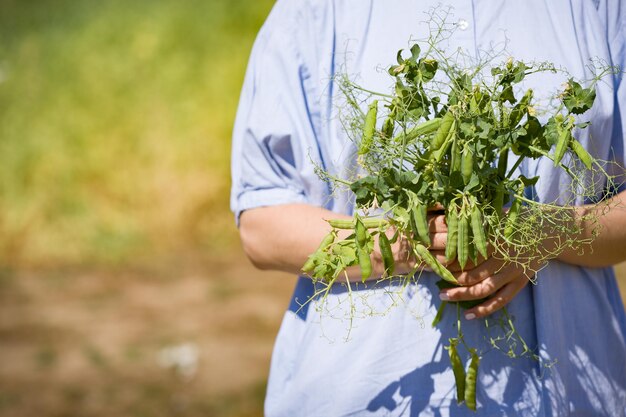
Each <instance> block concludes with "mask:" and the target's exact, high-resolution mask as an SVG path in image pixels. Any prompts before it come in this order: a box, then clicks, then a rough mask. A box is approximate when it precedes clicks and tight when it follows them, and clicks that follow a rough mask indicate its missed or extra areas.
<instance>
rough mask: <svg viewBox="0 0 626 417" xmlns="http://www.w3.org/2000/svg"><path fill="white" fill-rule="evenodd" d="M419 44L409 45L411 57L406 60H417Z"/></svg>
mask: <svg viewBox="0 0 626 417" xmlns="http://www.w3.org/2000/svg"><path fill="white" fill-rule="evenodd" d="M420 51H421V49H420V46H419V45H418V44H416V43H415V44H413V46H411V58H409V59H408V60H409V61H411V62H417V59H418V58H419V56H420Z"/></svg>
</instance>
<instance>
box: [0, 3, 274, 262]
mask: <svg viewBox="0 0 626 417" xmlns="http://www.w3.org/2000/svg"><path fill="white" fill-rule="evenodd" d="M272 3H273V2H272V1H270V0H228V1H227V0H221V1H193V0H181V1H176V2H172V1H167V0H160V1H155V0H153V1H149V0H142V1H134V2H123V1H106V2H97V1H81V2H70V1H30V2H23V1H19V0H14V1H0V80H1V82H0V257H1V258H0V259H2V260H3V261H4V263H10V264H15V263H18V264H20V263H41V262H94V261H95V262H100V261H105V262H107V261H108V262H111V261H112V262H118V261H123V260H125V259H128V258H129V257H130V256H134V255H150V254H152V253H157V252H159V251H161V250H164V249H168V248H171V247H175V246H180V245H183V246H185V245H188V244H191V245H200V246H201V247H206V249H207V250H218V249H220V248H223V247H228V246H229V245H231V244H232V241H233V236H234V233H233V229H232V219H231V215H230V213H229V212H228V188H229V164H228V159H229V155H228V154H229V148H230V132H231V128H232V123H233V118H234V114H235V108H236V104H237V101H238V96H239V90H240V88H241V82H242V79H243V73H244V70H245V65H246V61H247V58H248V54H249V51H250V47H251V44H252V41H253V39H254V36H255V34H256V32H257V31H258V28H259V27H260V25H261V24H262V22H263V20H264V19H265V17H266V15H267V13H268V11H269V9H270V7H271V5H272Z"/></svg>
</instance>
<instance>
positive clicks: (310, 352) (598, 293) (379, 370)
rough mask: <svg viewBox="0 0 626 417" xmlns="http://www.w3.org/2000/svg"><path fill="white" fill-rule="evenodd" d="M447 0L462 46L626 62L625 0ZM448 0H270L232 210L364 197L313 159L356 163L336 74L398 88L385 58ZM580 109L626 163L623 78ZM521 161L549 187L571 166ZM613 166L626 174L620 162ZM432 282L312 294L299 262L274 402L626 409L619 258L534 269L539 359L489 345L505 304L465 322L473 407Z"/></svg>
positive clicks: (374, 411)
mask: <svg viewBox="0 0 626 417" xmlns="http://www.w3.org/2000/svg"><path fill="white" fill-rule="evenodd" d="M450 3H451V5H452V6H453V9H451V10H450V15H449V17H448V19H447V21H448V22H449V23H454V24H456V27H457V29H456V30H455V31H454V32H453V35H452V36H451V38H450V39H449V40H448V42H447V45H445V46H446V49H447V50H449V51H450V50H455V49H456V48H461V49H462V50H463V51H466V52H467V53H469V55H470V56H472V57H474V58H476V57H483V56H485V54H487V53H488V52H489V51H494V50H499V49H502V47H504V46H505V49H506V54H509V55H511V56H514V57H515V58H516V59H522V60H527V61H550V62H554V63H555V64H557V65H560V66H563V67H565V68H567V69H568V71H569V72H570V73H571V74H572V75H573V76H574V77H575V78H578V79H589V78H591V72H590V71H591V70H590V68H589V66H588V65H587V64H588V63H589V59H591V58H595V59H601V60H604V61H605V62H607V63H609V64H611V65H620V66H622V67H626V39H625V38H626V28H625V26H624V25H625V22H626V5H624V2H623V1H621V0H524V1H512V0H457V1H451V2H450ZM437 4H438V2H437V1H428V0H386V1H383V0H279V1H278V2H277V3H276V5H275V7H274V9H273V10H272V12H271V14H270V16H269V17H268V19H267V22H266V23H265V25H264V26H263V28H262V30H261V31H260V33H259V36H258V39H257V41H256V43H255V46H254V48H253V51H252V56H251V58H250V64H249V68H248V72H247V75H246V79H245V83H244V87H243V92H242V96H241V102H240V107H239V111H238V116H237V121H236V124H235V129H234V134H233V159H232V175H233V186H232V197H231V207H232V210H233V211H234V212H235V215H236V216H237V217H238V216H239V214H240V213H241V212H242V211H243V210H246V209H249V208H254V207H259V206H268V205H276V204H284V203H309V204H313V205H317V206H322V207H326V208H328V209H330V210H333V211H336V212H341V213H351V212H352V210H353V205H354V204H353V197H352V196H351V195H350V194H349V193H347V192H341V191H336V190H331V189H330V188H329V185H328V184H327V183H325V182H324V181H321V180H320V179H319V178H318V176H317V175H316V173H315V168H316V166H319V167H322V168H323V169H325V170H326V171H329V172H331V173H332V174H334V175H338V176H341V177H348V176H349V175H350V173H351V172H352V171H353V170H354V145H353V144H352V142H351V141H350V140H349V138H348V137H347V135H346V133H345V130H344V129H343V126H342V124H341V118H340V117H339V115H338V109H340V108H341V103H342V96H341V94H340V92H339V91H338V87H337V83H336V80H335V78H334V77H335V76H336V75H338V74H344V73H345V74H348V75H349V76H351V78H352V79H354V80H355V81H357V82H358V83H359V84H360V85H363V86H365V87H367V88H369V89H372V90H376V91H383V92H384V91H389V89H390V87H391V86H392V80H391V79H390V77H389V76H388V75H386V73H385V70H384V68H385V67H386V66H388V65H389V64H391V63H393V61H394V59H395V53H396V51H397V50H398V49H401V48H407V47H408V46H409V44H410V40H411V39H422V38H426V36H427V35H428V33H429V26H428V24H427V23H426V22H425V21H426V20H427V19H428V16H427V14H425V12H428V11H429V10H431V8H432V7H434V6H436V5H437ZM445 10H447V9H445V8H440V9H438V13H443V12H444V11H445ZM566 78H567V77H566V76H564V75H563V74H557V75H547V74H546V75H541V76H539V77H535V78H533V80H532V81H529V82H528V84H527V85H526V86H527V87H534V89H535V91H544V92H546V93H552V92H554V91H555V90H556V89H557V88H558V87H559V86H560V84H561V83H562V82H563V81H565V79H566ZM364 106H365V104H364ZM585 117H587V118H589V119H590V120H592V122H593V124H592V126H591V127H590V128H589V129H587V130H586V131H585V133H584V134H582V135H581V136H580V137H579V140H580V141H581V143H583V145H584V146H585V147H586V148H587V149H588V150H589V151H590V152H591V153H592V154H593V155H594V156H595V157H596V158H599V159H603V160H610V159H615V160H616V161H617V162H618V163H620V164H621V166H622V167H623V166H624V160H625V146H624V143H625V138H624V129H623V127H624V126H626V82H625V81H624V78H623V76H621V75H616V76H614V77H608V78H607V79H605V82H603V83H600V84H599V86H598V95H597V99H596V103H595V105H594V107H593V109H592V110H591V111H590V113H589V114H586V115H585ZM510 159H511V158H510ZM520 172H521V173H523V174H525V175H527V176H533V175H537V174H538V175H541V180H540V182H539V183H538V184H537V185H536V187H535V190H534V191H535V196H534V197H535V198H537V199H538V200H540V201H555V200H556V201H561V202H565V201H567V196H566V194H567V193H564V190H566V189H567V185H568V179H567V176H566V175H564V174H563V173H562V172H561V171H559V170H557V169H554V168H553V166H552V163H551V161H549V160H538V161H535V162H530V163H527V164H524V165H522V166H521V167H520ZM613 174H616V175H621V176H622V178H623V176H624V172H623V168H622V169H616V170H614V171H613ZM578 202H579V203H582V201H578ZM435 281H436V277H434V276H431V275H430V274H428V273H423V274H422V276H421V277H420V279H419V281H418V283H417V284H412V285H408V286H400V285H396V284H394V283H387V284H385V285H372V284H369V285H367V286H361V287H359V288H355V289H354V291H353V293H352V294H349V293H347V292H346V291H345V288H344V287H341V286H336V288H334V289H333V291H332V292H331V294H329V295H328V297H327V298H326V299H325V301H324V303H320V302H318V301H313V302H310V303H308V304H306V305H305V306H304V307H302V304H303V303H304V302H305V301H306V300H308V299H309V298H311V297H312V296H313V295H314V293H315V290H316V288H315V287H314V285H313V284H312V283H311V281H310V280H309V279H307V278H304V277H300V278H299V280H298V284H297V286H296V289H295V292H294V296H293V299H292V302H291V306H290V308H289V310H288V311H287V312H286V314H285V317H284V320H283V323H282V326H281V329H280V332H279V334H278V338H277V340H276V345H275V348H274V353H273V357H272V365H271V370H270V378H269V382H268V389H267V398H266V405H265V412H266V415H267V416H269V417H274V416H290V417H291V416H324V417H328V416H441V417H444V416H473V415H485V416H533V417H535V416H611V417H616V416H626V341H625V335H626V317H625V314H624V307H623V305H622V301H621V299H620V295H619V291H618V288H617V285H616V281H615V277H614V273H613V270H612V269H611V268H582V267H577V266H572V265H568V264H564V263H560V262H558V261H552V262H550V264H549V265H548V266H547V267H546V268H545V269H543V270H541V271H540V272H539V273H538V275H537V282H538V284H537V285H529V286H527V287H526V288H525V289H524V290H523V291H522V292H521V293H520V294H519V295H518V296H517V297H516V298H515V299H514V300H513V301H512V303H511V304H510V305H509V306H508V311H509V314H510V316H511V317H512V318H513V320H514V322H515V325H516V328H517V330H518V331H519V333H520V334H521V335H522V336H523V338H524V339H525V340H526V342H527V343H528V345H529V346H530V347H531V348H534V349H535V352H536V353H537V355H538V356H539V357H540V359H539V360H534V359H531V358H521V359H510V358H508V357H507V356H506V352H500V351H498V350H496V349H493V348H490V345H489V337H490V336H492V337H495V336H498V335H501V333H498V329H499V327H498V320H502V319H503V316H502V315H501V314H499V315H498V314H496V315H495V316H493V317H492V318H491V319H490V321H489V323H490V326H489V328H487V327H486V326H485V324H484V321H483V320H474V321H469V322H466V321H464V322H463V331H464V334H465V338H466V340H467V341H468V343H469V344H470V346H477V347H479V348H480V350H481V351H482V352H483V357H482V362H481V367H480V372H479V384H478V392H477V402H478V413H476V414H475V413H473V412H471V411H469V410H468V409H467V408H466V407H465V406H458V405H457V404H456V400H455V398H456V395H455V390H454V377H453V374H452V371H451V369H450V366H449V360H448V358H447V352H446V351H445V350H444V349H443V346H444V345H447V340H448V338H449V337H454V336H455V335H456V330H455V328H454V324H455V322H456V317H453V316H454V315H453V314H446V315H444V317H443V320H442V322H441V324H440V325H439V326H437V328H432V327H431V326H430V322H431V321H432V318H433V317H434V315H435V313H436V310H437V308H438V306H439V303H440V301H439V300H438V298H437V294H438V290H437V289H436V287H435V286H434V282H435ZM349 297H351V299H352V305H353V306H354V307H355V308H356V314H353V313H351V312H350V307H349V306H350V305H351V303H350V302H349V301H348V300H349ZM448 311H450V310H448ZM383 312H384V313H385V314H380V313H383ZM351 316H353V317H352V320H349V318H350V317H351ZM348 329H350V330H349V331H348ZM346 339H347V340H346ZM463 359H464V362H466V361H467V356H464V357H463Z"/></svg>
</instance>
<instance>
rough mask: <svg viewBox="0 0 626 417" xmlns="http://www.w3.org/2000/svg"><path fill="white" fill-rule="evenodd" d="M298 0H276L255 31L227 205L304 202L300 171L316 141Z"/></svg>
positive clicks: (236, 128) (244, 207) (245, 206)
mask: <svg viewBox="0 0 626 417" xmlns="http://www.w3.org/2000/svg"><path fill="white" fill-rule="evenodd" d="M298 3H299V2H293V1H278V2H277V4H276V5H275V7H274V9H273V10H272V12H271V13H270V16H269V17H268V19H267V21H266V22H265V24H264V26H263V28H262V29H261V31H260V32H259V35H258V37H257V40H256V42H255V44H254V46H253V49H252V54H251V57H250V61H249V64H248V69H247V73H246V77H245V80H244V86H243V91H242V94H241V99H240V103H239V108H238V111H237V117H236V121H235V126H234V130H233V144H232V161H231V169H232V189H231V210H232V211H233V212H234V214H235V219H236V221H237V222H238V221H239V216H240V214H241V213H242V212H243V211H244V210H247V209H250V208H254V207H260V206H270V205H277V204H286V203H299V202H306V201H307V189H306V181H304V180H303V178H302V175H301V172H302V169H303V165H306V164H309V165H310V162H309V158H308V156H307V149H310V148H311V145H314V144H315V141H316V134H315V129H314V127H313V123H312V122H311V112H312V107H313V106H315V103H314V102H313V101H312V100H309V97H314V94H315V93H314V92H313V91H312V86H311V80H310V79H311V74H310V71H309V68H308V67H307V66H306V65H305V62H304V57H303V50H302V48H300V47H299V45H303V44H308V45H310V44H311V43H310V42H308V41H307V40H306V39H305V38H304V39H303V36H304V35H303V34H306V29H305V27H304V26H305V24H306V21H305V20H306V19H305V18H303V16H302V13H303V11H302V8H298V7H296V5H297V4H298Z"/></svg>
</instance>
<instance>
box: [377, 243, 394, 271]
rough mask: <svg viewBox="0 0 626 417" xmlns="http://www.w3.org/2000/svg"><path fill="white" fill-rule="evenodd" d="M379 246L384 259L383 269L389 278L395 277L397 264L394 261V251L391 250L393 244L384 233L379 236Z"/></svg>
mask: <svg viewBox="0 0 626 417" xmlns="http://www.w3.org/2000/svg"><path fill="white" fill-rule="evenodd" d="M378 246H379V247H380V254H381V256H382V258H383V267H384V268H385V273H386V274H387V276H390V275H393V271H394V269H395V262H394V260H393V251H392V250H391V242H389V238H388V237H387V235H386V234H385V233H384V232H380V234H379V235H378Z"/></svg>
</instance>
